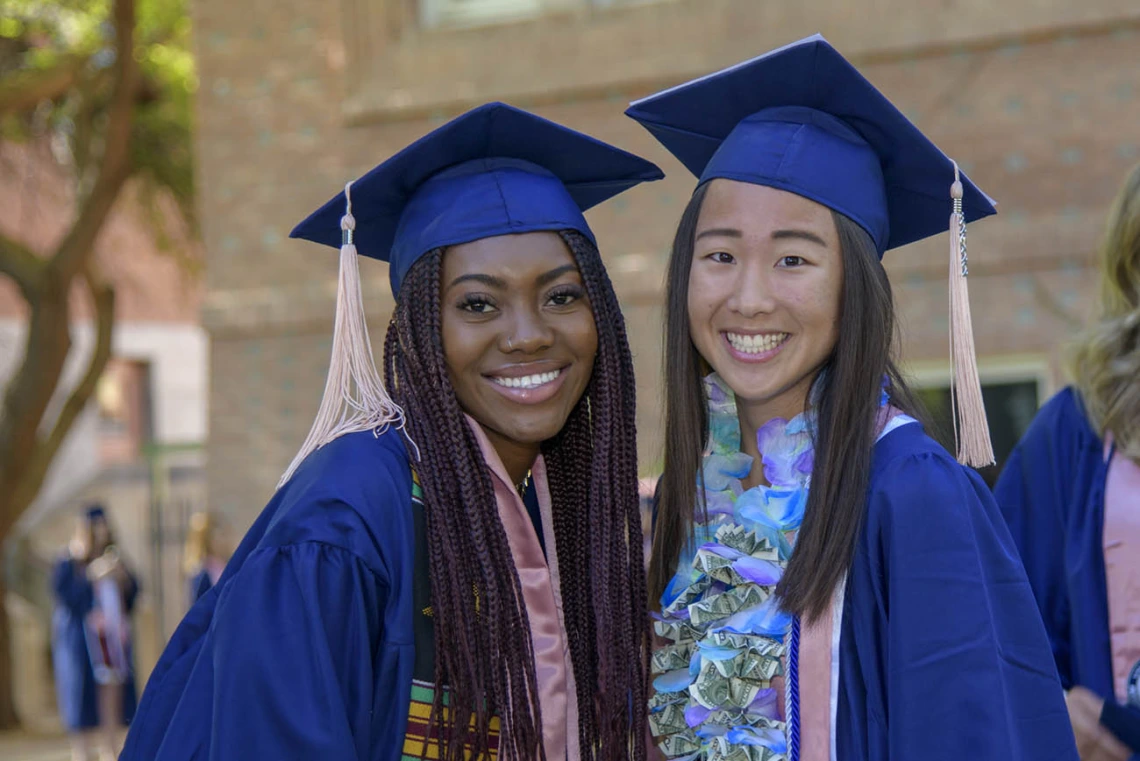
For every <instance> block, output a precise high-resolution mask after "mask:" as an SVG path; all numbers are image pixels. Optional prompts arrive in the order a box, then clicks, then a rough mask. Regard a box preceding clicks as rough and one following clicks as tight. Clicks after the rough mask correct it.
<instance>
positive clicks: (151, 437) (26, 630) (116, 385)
mask: <svg viewBox="0 0 1140 761" xmlns="http://www.w3.org/2000/svg"><path fill="white" fill-rule="evenodd" d="M0 178H2V179H0V230H3V232H4V233H5V234H6V235H8V236H11V237H12V238H15V239H17V240H20V241H23V242H24V243H25V244H26V245H28V246H29V247H30V248H32V249H33V250H37V251H43V250H48V249H49V248H50V247H51V246H53V245H54V244H55V243H56V242H57V241H58V240H59V238H60V236H62V235H63V234H64V233H65V232H66V228H65V223H66V221H67V220H68V219H70V217H71V208H72V203H73V201H72V198H73V196H72V192H71V185H72V183H71V179H70V176H69V172H68V171H67V170H66V168H65V167H62V166H60V165H59V164H58V163H57V161H56V159H55V158H54V156H53V154H52V152H51V150H50V148H49V146H48V145H47V144H46V143H42V142H41V143H30V144H24V145H19V144H13V143H3V144H0ZM132 192H133V189H132V187H131V186H128V189H127V190H126V191H124V194H123V196H122V197H121V198H120V199H119V202H118V203H117V205H116V207H115V210H114V211H113V212H112V214H111V216H110V218H109V219H108V221H107V224H106V227H105V228H104V229H103V231H102V233H101V235H100V237H99V240H98V243H97V245H96V258H97V261H98V263H99V266H100V267H101V269H102V271H103V272H104V273H105V276H106V277H107V278H108V279H109V280H110V281H111V282H112V283H113V284H114V286H115V293H116V301H115V329H114V334H113V344H112V353H111V359H110V360H109V362H108V365H107V368H106V370H105V371H104V374H103V376H102V378H101V379H100V381H99V384H98V387H97V390H96V393H95V395H94V397H93V398H92V400H91V401H90V402H89V404H88V406H87V408H86V409H85V410H84V412H83V413H82V414H81V416H80V417H79V419H78V420H77V421H76V423H75V425H74V427H73V428H72V431H71V433H70V434H69V436H68V438H67V439H66V441H65V442H64V444H63V445H62V447H61V448H60V451H59V453H58V455H57V456H56V458H55V460H54V461H53V463H52V467H51V470H50V471H49V473H48V476H47V480H46V481H45V483H44V486H43V489H42V490H41V492H40V494H39V496H38V497H37V499H36V501H35V502H34V503H33V504H32V505H31V507H30V508H29V509H28V511H27V512H26V513H25V514H24V515H23V516H22V517H21V519H20V521H19V523H18V524H17V526H16V529H15V531H14V534H13V536H11V537H10V538H9V540H8V542H9V543H8V545H7V557H6V559H7V563H6V565H7V568H5V569H0V572H6V573H7V580H8V591H9V594H8V600H7V604H8V609H9V613H10V614H11V620H12V625H13V634H14V637H13V648H14V655H15V657H14V659H13V661H14V666H15V669H16V671H15V674H14V677H15V680H16V686H17V696H18V698H17V699H18V705H17V707H18V709H19V710H20V711H21V717H22V718H23V719H24V720H25V721H26V722H27V723H28V724H30V725H32V726H37V725H39V724H40V723H41V722H43V721H44V720H45V719H48V720H49V721H50V717H51V716H52V715H53V713H54V710H55V708H54V704H55V696H54V693H53V687H52V680H51V671H50V669H51V660H50V642H49V638H50V615H51V608H52V604H53V603H52V596H51V590H50V583H49V579H50V570H51V565H52V563H53V562H54V561H55V560H56V559H57V558H58V556H59V555H60V554H61V553H62V552H63V551H64V548H65V546H66V544H67V542H68V540H69V539H70V538H71V536H72V534H73V531H74V528H75V519H76V516H77V515H78V514H79V512H80V510H81V509H82V508H83V507H84V506H86V505H87V504H90V503H92V502H99V503H101V504H103V505H104V506H105V508H106V510H107V513H108V515H109V517H110V520H111V523H112V526H113V528H114V530H115V534H116V543H117V545H118V547H119V548H120V550H121V552H122V553H123V555H124V557H125V558H126V559H127V562H128V563H129V565H130V566H131V568H132V569H133V570H134V571H135V573H136V574H137V575H138V577H139V581H140V583H141V585H142V595H141V596H140V599H139V603H138V606H137V608H136V615H135V626H136V632H135V648H136V652H135V657H136V658H135V659H136V667H137V668H138V669H139V672H140V676H141V677H144V678H145V676H146V675H147V674H148V673H149V672H150V668H151V667H152V666H153V664H154V662H155V660H157V656H158V652H159V650H160V648H161V647H162V645H163V644H164V643H165V641H166V638H167V637H168V636H169V634H170V633H171V632H172V631H173V627H174V626H175V625H176V624H177V621H178V620H179V618H180V617H181V615H182V614H183V613H184V612H185V606H186V594H185V592H184V590H185V588H186V582H185V579H183V578H182V573H181V567H180V563H181V547H182V541H183V538H184V535H185V527H186V523H187V521H188V517H189V514H190V513H191V511H193V510H196V509H201V508H202V507H203V506H204V504H205V467H204V459H205V451H204V441H205V438H206V423H207V415H206V404H207V391H206V381H207V369H206V362H207V359H208V351H207V336H206V334H205V331H204V330H203V329H202V327H201V326H200V324H199V309H200V304H201V298H202V283H201V281H200V278H198V277H197V276H195V275H193V274H190V273H188V272H187V270H186V267H185V265H184V263H182V262H180V261H179V255H182V256H185V255H186V254H187V251H186V247H187V246H190V245H192V244H188V243H185V242H178V241H174V242H172V243H170V244H169V246H173V247H174V248H170V247H169V246H168V247H167V248H166V249H165V250H164V249H163V247H161V246H160V245H159V244H158V243H157V242H156V240H155V237H154V235H153V234H152V232H151V228H150V227H149V225H148V223H147V219H146V216H145V214H144V213H143V212H142V210H141V208H140V207H139V205H138V204H137V203H134V202H133V201H132V197H131V194H132ZM83 296H84V294H83V293H82V292H81V291H79V290H78V289H77V292H76V293H75V294H74V296H73V314H74V320H73V324H72V342H73V348H72V351H71V353H70V354H69V356H68V363H67V366H66V368H65V371H64V377H63V379H62V382H61V386H60V390H59V392H58V398H59V399H61V400H62V398H64V397H65V395H66V393H68V392H69V391H70V389H71V387H72V386H74V384H75V383H77V382H78V380H79V378H80V377H81V376H82V375H83V373H84V371H85V369H86V363H87V357H88V355H89V354H90V352H91V350H92V348H93V343H94V329H93V325H92V322H93V321H92V314H91V309H90V306H89V304H88V303H87V301H86V300H85V298H83ZM26 321H27V312H26V305H25V304H24V302H23V300H22V298H21V296H20V295H19V293H18V291H16V289H15V288H14V287H13V286H12V284H11V283H9V282H7V281H0V387H3V385H4V384H5V381H6V380H7V378H8V377H10V375H11V373H13V372H14V371H15V369H16V364H17V363H18V362H19V361H20V360H21V358H22V357H23V354H24V336H25V335H26ZM140 684H141V681H140Z"/></svg>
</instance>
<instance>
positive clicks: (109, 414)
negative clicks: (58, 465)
mask: <svg viewBox="0 0 1140 761" xmlns="http://www.w3.org/2000/svg"><path fill="white" fill-rule="evenodd" d="M95 404H96V408H97V409H98V412H99V450H100V457H101V459H102V462H103V463H104V464H106V465H111V464H125V463H130V462H133V461H134V460H135V459H136V458H138V456H139V455H140V454H141V453H142V449H143V446H145V445H146V444H147V443H149V442H150V440H151V435H152V432H151V422H152V421H151V418H152V410H151V399H150V366H149V365H148V364H147V363H145V362H132V361H130V360H125V359H119V358H112V359H111V360H110V361H108V362H107V367H106V369H105V370H104V371H103V375H102V377H101V378H100V379H99V383H98V385H97V386H96V389H95Z"/></svg>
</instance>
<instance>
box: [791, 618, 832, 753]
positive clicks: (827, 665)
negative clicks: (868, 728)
mask: <svg viewBox="0 0 1140 761" xmlns="http://www.w3.org/2000/svg"><path fill="white" fill-rule="evenodd" d="M833 599H834V598H833ZM834 608H835V605H834V602H833V603H832V604H831V605H828V607H827V612H826V613H825V614H823V616H822V617H821V618H820V619H819V620H818V621H816V622H815V623H813V624H811V625H810V626H804V627H803V628H802V629H801V630H800V658H799V661H800V662H799V666H800V760H801V761H828V759H830V758H831V632H832V627H833V624H834V620H835V618H834V617H835V610H834Z"/></svg>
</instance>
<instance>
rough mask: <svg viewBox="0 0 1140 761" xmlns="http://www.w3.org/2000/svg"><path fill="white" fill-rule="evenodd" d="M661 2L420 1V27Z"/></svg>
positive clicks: (459, 24) (628, 0) (489, 21)
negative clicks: (557, 11) (567, 10)
mask: <svg viewBox="0 0 1140 761" xmlns="http://www.w3.org/2000/svg"><path fill="white" fill-rule="evenodd" d="M647 2H658V0H420V24H422V25H423V26H425V27H428V28H435V27H449V26H450V27H457V26H479V25H481V24H494V23H498V22H502V21H516V20H518V19H525V18H532V17H534V16H538V15H540V14H542V13H546V12H549V11H554V10H564V9H573V8H591V7H593V8H613V7H618V6H626V5H639V4H642V3H647Z"/></svg>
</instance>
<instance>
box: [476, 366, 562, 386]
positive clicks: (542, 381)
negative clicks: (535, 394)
mask: <svg viewBox="0 0 1140 761" xmlns="http://www.w3.org/2000/svg"><path fill="white" fill-rule="evenodd" d="M561 373H562V371H561V370H555V371H553V372H549V373H539V374H537V375H524V376H522V377H521V378H505V377H503V376H499V375H496V376H493V377H492V378H491V380H493V381H495V383H498V384H499V385H500V386H506V387H507V388H537V387H538V386H545V385H546V384H547V383H550V382H551V381H553V380H554V379H555V378H557V377H558V376H559V375H560V374H561Z"/></svg>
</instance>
